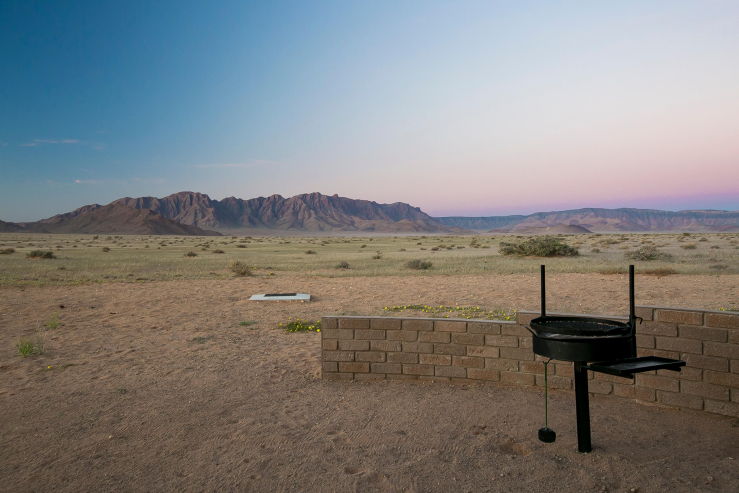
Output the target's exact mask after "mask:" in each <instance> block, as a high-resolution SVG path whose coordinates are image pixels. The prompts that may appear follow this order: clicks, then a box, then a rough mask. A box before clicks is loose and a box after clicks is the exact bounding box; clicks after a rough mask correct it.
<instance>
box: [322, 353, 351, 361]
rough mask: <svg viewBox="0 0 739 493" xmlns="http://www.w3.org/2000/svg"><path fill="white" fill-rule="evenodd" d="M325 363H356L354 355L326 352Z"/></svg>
mask: <svg viewBox="0 0 739 493" xmlns="http://www.w3.org/2000/svg"><path fill="white" fill-rule="evenodd" d="M323 361H354V353H353V352H347V351H324V352H323Z"/></svg>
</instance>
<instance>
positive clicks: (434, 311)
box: [385, 305, 516, 320]
mask: <svg viewBox="0 0 739 493" xmlns="http://www.w3.org/2000/svg"><path fill="white" fill-rule="evenodd" d="M406 310H412V311H419V312H422V313H429V314H431V315H432V316H434V317H439V316H443V317H445V318H464V319H472V318H474V319H479V320H516V310H513V312H512V313H511V312H507V311H505V310H485V309H484V308H480V307H479V306H444V305H439V306H438V307H437V306H428V305H404V306H390V307H388V306H386V307H385V311H388V312H395V313H402V312H404V311H406Z"/></svg>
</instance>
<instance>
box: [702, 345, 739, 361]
mask: <svg viewBox="0 0 739 493" xmlns="http://www.w3.org/2000/svg"><path fill="white" fill-rule="evenodd" d="M703 354H705V355H706V356H718V357H720V358H728V359H739V344H722V343H720V342H705V343H703Z"/></svg>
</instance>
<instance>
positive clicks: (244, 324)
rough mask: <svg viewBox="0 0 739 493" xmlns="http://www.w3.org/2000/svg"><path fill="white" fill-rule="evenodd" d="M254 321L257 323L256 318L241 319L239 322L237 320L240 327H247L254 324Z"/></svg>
mask: <svg viewBox="0 0 739 493" xmlns="http://www.w3.org/2000/svg"><path fill="white" fill-rule="evenodd" d="M255 323H257V322H256V320H242V321H241V322H239V325H241V326H242V327H248V326H250V325H254V324H255Z"/></svg>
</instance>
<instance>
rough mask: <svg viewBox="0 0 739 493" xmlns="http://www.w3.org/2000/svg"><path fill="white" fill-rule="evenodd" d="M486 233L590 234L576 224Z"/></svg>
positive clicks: (492, 230)
mask: <svg viewBox="0 0 739 493" xmlns="http://www.w3.org/2000/svg"><path fill="white" fill-rule="evenodd" d="M488 233H513V234H519V235H560V234H561V235H582V234H589V233H592V231H590V230H589V229H586V228H583V227H582V226H578V225H576V224H558V225H556V226H548V227H533V226H532V227H527V228H519V229H515V230H514V229H505V228H501V229H491V230H490V231H488Z"/></svg>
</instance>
